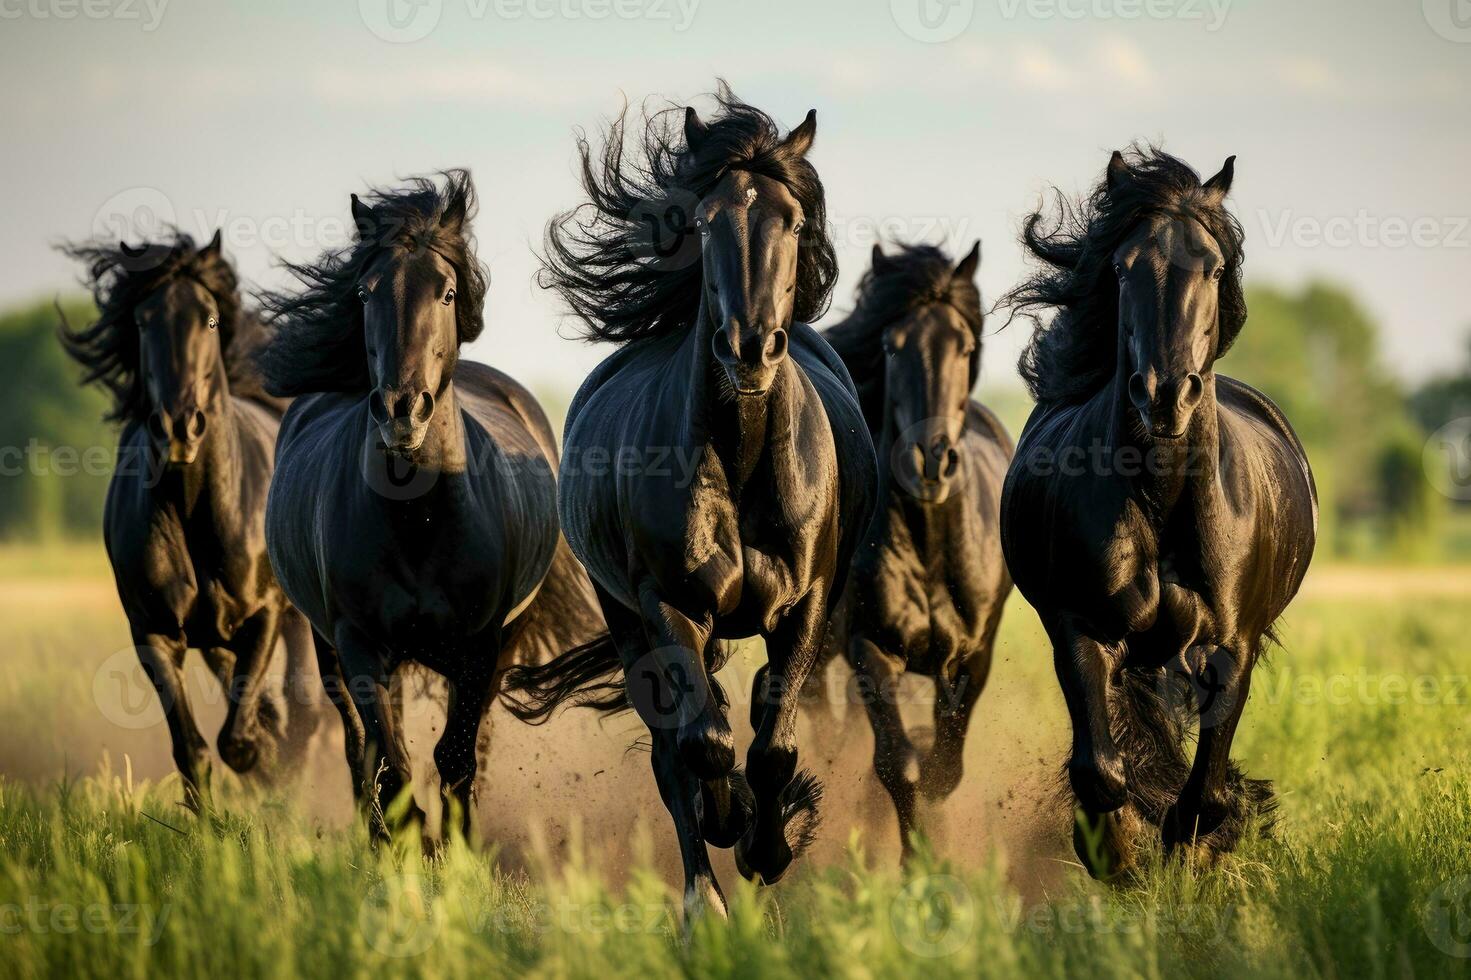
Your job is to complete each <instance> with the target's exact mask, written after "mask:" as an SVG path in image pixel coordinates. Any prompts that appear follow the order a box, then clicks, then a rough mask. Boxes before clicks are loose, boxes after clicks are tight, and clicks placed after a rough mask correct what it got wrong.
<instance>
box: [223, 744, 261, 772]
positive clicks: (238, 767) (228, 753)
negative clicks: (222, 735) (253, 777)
mask: <svg viewBox="0 0 1471 980" xmlns="http://www.w3.org/2000/svg"><path fill="white" fill-rule="evenodd" d="M220 758H221V759H224V760H225V765H227V766H229V767H230V768H231V769H233V770H235V771H236V772H239V773H246V772H250V770H252V769H254V768H255V766H256V763H257V762H259V761H260V748H259V746H257V745H256V743H255V740H254V739H248V738H232V739H225V740H223V741H221V742H220Z"/></svg>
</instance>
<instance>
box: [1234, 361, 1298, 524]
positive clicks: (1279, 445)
mask: <svg viewBox="0 0 1471 980" xmlns="http://www.w3.org/2000/svg"><path fill="white" fill-rule="evenodd" d="M1216 401H1217V404H1218V405H1219V407H1220V409H1221V413H1222V415H1223V416H1225V418H1226V419H1227V420H1228V421H1227V423H1226V424H1225V425H1223V426H1222V427H1221V428H1222V431H1223V434H1225V435H1227V436H1230V437H1236V438H1238V439H1239V438H1240V437H1241V430H1240V429H1239V428H1238V427H1234V426H1232V425H1231V422H1241V423H1245V424H1246V425H1247V426H1248V429H1247V430H1246V431H1249V432H1250V433H1251V434H1252V437H1254V438H1252V439H1251V441H1252V442H1255V443H1256V444H1257V445H1258V446H1261V447H1263V448H1266V449H1267V450H1269V451H1270V454H1271V455H1272V456H1273V457H1275V460H1276V462H1277V463H1278V468H1279V470H1280V472H1279V473H1277V474H1276V475H1277V476H1278V477H1279V478H1285V479H1286V480H1287V481H1288V483H1289V485H1290V484H1291V483H1297V485H1298V487H1300V488H1301V490H1302V492H1303V493H1304V494H1305V495H1306V497H1305V499H1306V500H1307V502H1308V503H1309V506H1310V507H1311V511H1312V525H1313V529H1314V532H1316V530H1317V526H1318V489H1317V485H1316V483H1315V481H1314V480H1313V470H1312V466H1311V465H1310V464H1309V463H1308V456H1307V451H1306V450H1305V449H1303V445H1302V441H1301V440H1300V439H1298V437H1297V433H1296V432H1294V431H1293V428H1292V425H1291V423H1289V422H1288V421H1287V416H1285V415H1284V414H1282V410H1281V409H1280V408H1278V407H1277V405H1276V403H1275V402H1273V401H1272V400H1271V399H1270V398H1268V397H1267V396H1266V395H1264V394H1263V393H1262V392H1260V391H1258V390H1257V389H1255V388H1253V387H1252V386H1250V385H1248V384H1246V383H1244V382H1241V381H1237V380H1236V379H1235V378H1228V377H1226V376H1225V375H1217V376H1216ZM1229 448H1230V447H1229V446H1227V447H1223V450H1229ZM1242 448H1243V449H1245V448H1246V447H1245V446H1243V447H1242ZM1299 477H1300V480H1301V482H1298V478H1299Z"/></svg>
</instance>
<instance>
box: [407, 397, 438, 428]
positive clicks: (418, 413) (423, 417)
mask: <svg viewBox="0 0 1471 980" xmlns="http://www.w3.org/2000/svg"><path fill="white" fill-rule="evenodd" d="M413 404H414V407H413V411H412V412H410V413H409V417H410V418H412V419H414V420H415V421H417V422H428V421H429V417H430V416H431V415H433V414H434V396H433V395H431V394H430V393H429V392H427V391H421V392H419V394H418V396H417V397H416V398H415V399H414V403H413Z"/></svg>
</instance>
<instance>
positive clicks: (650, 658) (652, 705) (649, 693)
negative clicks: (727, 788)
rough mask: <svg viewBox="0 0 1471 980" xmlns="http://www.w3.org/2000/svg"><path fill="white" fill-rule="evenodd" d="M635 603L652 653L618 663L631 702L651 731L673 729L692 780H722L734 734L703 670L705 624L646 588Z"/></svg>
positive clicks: (707, 628) (731, 756) (727, 770)
mask: <svg viewBox="0 0 1471 980" xmlns="http://www.w3.org/2000/svg"><path fill="white" fill-rule="evenodd" d="M640 603H641V606H642V609H641V612H642V614H643V623H644V628H645V629H646V630H647V631H648V635H649V639H650V640H652V641H653V646H654V649H653V650H652V651H650V652H649V653H648V655H647V656H639V657H637V658H636V659H635V660H634V661H633V662H632V663H629V662H627V661H625V663H624V681H625V683H627V684H629V685H630V692H629V693H630V697H631V698H632V700H633V704H634V706H635V708H636V709H637V710H638V712H639V714H640V715H642V716H644V721H645V723H647V724H648V725H649V726H650V728H651V729H653V728H665V729H671V730H672V731H673V733H674V736H675V742H676V744H677V745H678V746H679V752H680V755H681V756H682V757H683V759H684V762H685V765H686V766H688V767H689V769H690V771H691V772H693V773H694V774H695V775H696V776H697V777H699V778H700V779H702V780H714V779H724V778H726V777H727V776H729V775H730V772H731V770H732V769H734V768H735V736H734V735H733V734H732V733H731V730H730V722H729V720H727V718H726V717H725V711H724V709H723V707H722V705H721V703H720V699H719V698H718V697H716V695H715V691H714V688H713V687H712V686H711V684H712V682H711V680H710V676H709V674H708V672H707V671H706V669H705V648H706V646H707V645H708V644H709V642H710V629H711V623H710V621H709V619H708V617H707V618H706V620H705V621H703V622H697V621H696V620H694V619H692V618H690V617H689V616H687V615H685V614H684V613H683V612H681V611H680V610H678V609H676V608H675V607H674V606H672V605H670V604H669V603H667V602H665V601H664V600H663V599H661V598H660V597H659V596H658V595H657V594H656V593H655V592H654V591H653V589H652V588H644V589H642V590H641V591H640ZM620 649H621V648H620Z"/></svg>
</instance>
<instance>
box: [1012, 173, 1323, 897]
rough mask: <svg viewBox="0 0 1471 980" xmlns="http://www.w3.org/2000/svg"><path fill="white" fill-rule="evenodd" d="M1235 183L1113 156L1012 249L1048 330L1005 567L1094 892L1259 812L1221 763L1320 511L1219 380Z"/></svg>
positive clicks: (1021, 299)
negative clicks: (1056, 698)
mask: <svg viewBox="0 0 1471 980" xmlns="http://www.w3.org/2000/svg"><path fill="white" fill-rule="evenodd" d="M1234 160H1235V158H1234V157H1233V158H1231V159H1228V160H1227V161H1226V165H1225V166H1224V167H1223V168H1222V169H1221V171H1220V172H1219V173H1217V174H1216V175H1215V176H1214V177H1211V178H1210V179H1209V180H1207V181H1205V182H1204V183H1203V184H1202V183H1201V181H1200V178H1199V177H1198V176H1197V174H1196V173H1195V171H1193V170H1191V169H1190V167H1188V166H1187V165H1186V164H1185V163H1183V162H1182V161H1180V160H1177V159H1175V158H1174V157H1172V156H1169V155H1168V154H1165V153H1162V152H1160V151H1158V150H1155V149H1152V148H1146V149H1135V150H1133V151H1131V153H1130V155H1129V156H1127V157H1126V156H1124V155H1123V154H1120V153H1114V155H1113V157H1112V159H1111V160H1110V161H1109V164H1108V170H1107V175H1106V178H1105V180H1104V181H1103V183H1102V184H1101V185H1100V186H1099V187H1098V188H1097V189H1096V190H1095V191H1094V192H1093V194H1092V196H1091V197H1089V198H1088V199H1087V200H1085V201H1083V202H1081V203H1079V204H1077V205H1075V206H1067V205H1066V204H1064V205H1062V206H1061V207H1060V209H1059V216H1058V218H1057V224H1056V227H1055V228H1053V229H1052V230H1051V231H1047V230H1044V228H1043V217H1042V215H1041V214H1040V213H1038V214H1033V215H1032V216H1031V217H1030V218H1029V219H1028V220H1027V222H1026V226H1025V231H1024V233H1023V238H1022V240H1023V242H1024V244H1025V245H1026V246H1027V248H1028V249H1030V250H1031V252H1032V253H1033V254H1034V255H1036V256H1037V257H1038V258H1039V259H1041V260H1042V262H1043V263H1045V268H1044V269H1043V270H1042V271H1041V272H1039V273H1038V274H1037V275H1036V276H1035V277H1034V278H1032V279H1031V280H1030V281H1028V282H1026V283H1024V284H1022V285H1021V286H1020V287H1018V289H1017V290H1016V291H1015V292H1014V293H1013V295H1012V299H1013V300H1014V302H1015V303H1016V304H1017V307H1018V308H1020V309H1023V310H1026V309H1036V308H1043V307H1055V308H1056V310H1057V313H1056V316H1055V317H1054V318H1053V319H1052V320H1051V323H1050V324H1049V325H1047V326H1045V327H1040V328H1039V329H1038V330H1037V332H1036V333H1035V334H1034V336H1033V338H1032V340H1031V343H1030V345H1029V346H1028V348H1027V349H1026V352H1025V353H1024V354H1023V356H1022V360H1021V372H1022V375H1023V377H1024V378H1025V379H1026V381H1027V383H1028V385H1029V386H1030V388H1031V391H1032V394H1033V395H1034V397H1035V398H1036V399H1037V407H1036V409H1035V410H1034V411H1033V413H1032V416H1031V418H1030V419H1029V420H1028V422H1027V426H1026V429H1025V431H1024V432H1023V433H1022V438H1021V444H1020V446H1019V448H1018V451H1017V456H1016V459H1015V461H1014V462H1013V464H1012V467H1011V471H1010V473H1009V475H1008V476H1007V480H1006V489H1005V494H1004V497H1003V500H1002V512H1001V513H1002V516H1001V526H1002V545H1003V547H1004V548H1005V551H1006V558H1007V563H1008V565H1009V566H1010V568H1011V572H1012V574H1013V575H1014V576H1015V577H1016V582H1017V586H1018V587H1019V588H1020V589H1021V591H1022V593H1023V594H1024V595H1025V596H1026V597H1027V599H1028V600H1029V601H1030V602H1031V603H1032V605H1033V606H1035V607H1036V608H1037V611H1038V613H1039V614H1040V616H1041V618H1042V622H1043V625H1044V626H1045V627H1046V629H1047V632H1048V636H1049V637H1050V638H1051V640H1052V645H1053V653H1054V657H1055V662H1056V668H1057V675H1058V679H1059V681H1060V682H1061V685H1062V690H1063V694H1064V697H1065V699H1066V701H1067V707H1068V713H1069V715H1070V716H1071V719H1072V729H1073V745H1072V754H1071V760H1070V762H1069V763H1068V769H1067V771H1068V774H1069V777H1070V781H1071V786H1072V790H1073V792H1074V793H1075V794H1076V797H1077V801H1078V803H1079V804H1080V808H1081V812H1080V813H1079V814H1078V819H1077V823H1076V829H1075V832H1074V847H1075V849H1076V850H1077V852H1078V856H1079V858H1080V859H1082V860H1083V861H1084V863H1085V864H1086V865H1087V867H1088V868H1089V870H1090V871H1091V872H1092V873H1093V874H1094V875H1095V876H1100V877H1106V876H1110V875H1114V874H1119V873H1121V872H1125V871H1127V870H1128V869H1129V868H1131V867H1132V866H1133V864H1134V862H1135V859H1136V854H1135V846H1136V838H1137V834H1138V832H1140V831H1141V830H1142V829H1143V828H1142V826H1141V821H1143V822H1147V823H1148V824H1151V825H1153V826H1156V827H1158V828H1159V830H1160V833H1161V835H1162V838H1163V843H1164V846H1165V848H1166V849H1167V850H1170V851H1175V850H1177V849H1179V848H1181V847H1188V848H1190V849H1191V850H1192V851H1193V852H1194V853H1196V854H1198V855H1200V856H1201V857H1202V858H1203V859H1209V858H1211V857H1213V856H1214V855H1216V854H1219V853H1222V852H1225V851H1229V850H1231V849H1232V848H1234V847H1235V845H1236V844H1237V843H1238V841H1239V840H1240V838H1241V836H1242V833H1243V831H1244V829H1245V828H1246V827H1247V826H1248V823H1249V821H1250V819H1251V818H1252V817H1253V816H1258V817H1262V818H1264V819H1265V818H1267V817H1269V816H1270V813H1271V810H1272V808H1273V806H1274V802H1273V796H1272V792H1271V786H1270V783H1268V782H1266V781H1264V780H1251V779H1247V778H1245V777H1244V776H1243V774H1242V772H1241V770H1240V769H1239V768H1238V767H1237V766H1236V765H1235V764H1234V763H1233V762H1232V761H1231V758H1230V751H1231V740H1232V737H1233V736H1234V735H1235V733H1236V725H1237V722H1238V721H1239V720H1240V718H1241V712H1242V709H1243V708H1244V707H1245V706H1246V699H1247V691H1248V688H1249V685H1250V682H1251V672H1252V668H1253V667H1254V666H1255V664H1256V662H1257V659H1258V658H1259V657H1260V656H1261V654H1262V650H1263V647H1264V644H1265V641H1266V640H1268V639H1271V638H1272V633H1271V630H1272V626H1273V623H1274V622H1275V621H1276V619H1277V618H1278V617H1279V616H1280V615H1281V614H1282V612H1283V610H1284V609H1285V608H1286V606H1287V604H1288V602H1289V601H1290V600H1291V599H1292V597H1293V595H1294V594H1296V592H1297V589H1298V586H1299V585H1300V584H1301V582H1302V579H1303V575H1304V574H1305V573H1306V571H1307V566H1308V562H1309V560H1310V558H1311V556H1312V552H1313V544H1314V540H1315V537H1316V533H1317V516H1318V505H1317V493H1316V490H1315V489H1314V486H1313V477H1312V473H1311V471H1310V469H1309V467H1308V461H1307V457H1306V456H1305V455H1304V453H1303V449H1302V445H1301V443H1299V442H1298V440H1297V437H1296V436H1295V435H1294V434H1293V432H1292V429H1291V427H1290V426H1289V425H1288V424H1287V420H1286V419H1285V418H1283V417H1282V413H1281V412H1280V411H1279V410H1278V409H1277V407H1276V406H1275V405H1273V404H1272V403H1271V402H1270V401H1269V400H1268V399H1267V398H1266V397H1265V396H1264V395H1262V394H1261V393H1260V392H1257V391H1255V390H1253V389H1251V388H1249V387H1247V386H1246V385H1244V384H1242V383H1241V382H1239V381H1235V380H1232V379H1231V378H1227V377H1225V376H1223V375H1217V374H1216V373H1215V371H1214V366H1215V362H1216V360H1217V359H1218V358H1219V357H1221V355H1223V354H1225V353H1226V351H1227V349H1228V348H1229V347H1230V346H1231V343H1232V341H1233V340H1235V338H1236V336H1237V334H1238V333H1239V331H1240V330H1241V328H1242V325H1243V324H1244V322H1245V320H1246V304H1245V300H1244V296H1243V293H1242V288H1241V262H1242V233H1241V228H1240V226H1239V225H1238V224H1237V223H1236V221H1235V219H1234V218H1233V217H1232V216H1231V215H1230V214H1229V213H1228V212H1227V211H1226V209H1225V205H1224V201H1225V197H1226V193H1227V191H1228V190H1229V189H1230V187H1231V177H1232V172H1233V165H1234ZM1189 724H1197V725H1198V730H1199V744H1198V746H1197V748H1196V751H1195V759H1194V763H1193V764H1190V763H1189V762H1188V761H1187V759H1186V757H1185V754H1184V751H1183V749H1182V741H1183V739H1184V737H1185V735H1186V734H1187V726H1188V725H1189Z"/></svg>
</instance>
